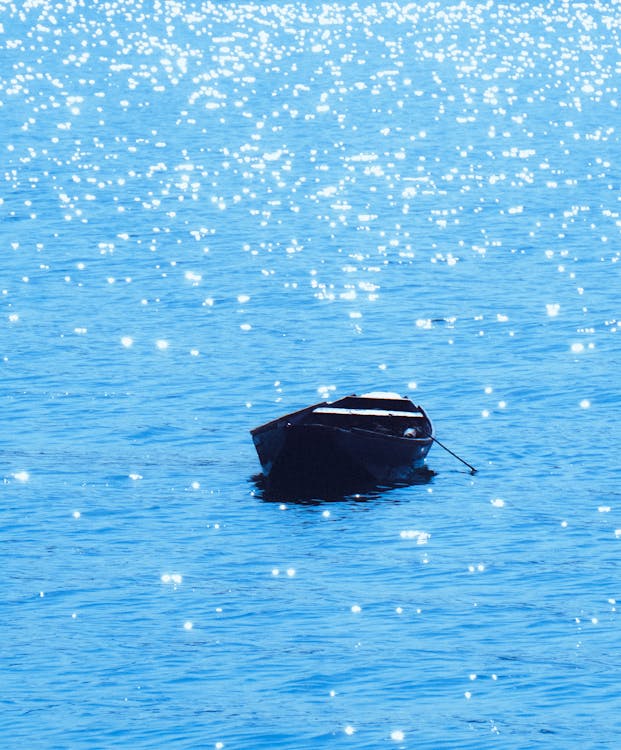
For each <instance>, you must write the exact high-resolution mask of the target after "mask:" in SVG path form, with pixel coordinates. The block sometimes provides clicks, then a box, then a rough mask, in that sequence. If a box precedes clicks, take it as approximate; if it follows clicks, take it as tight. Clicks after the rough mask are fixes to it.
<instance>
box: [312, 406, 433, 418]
mask: <svg viewBox="0 0 621 750" xmlns="http://www.w3.org/2000/svg"><path fill="white" fill-rule="evenodd" d="M313 414H347V415H351V416H353V417H418V418H421V417H422V416H423V415H422V414H421V412H419V411H391V410H387V409H343V408H340V407H338V406H320V407H319V408H317V409H315V410H314V411H313Z"/></svg>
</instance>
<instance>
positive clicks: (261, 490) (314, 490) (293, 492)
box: [250, 468, 436, 505]
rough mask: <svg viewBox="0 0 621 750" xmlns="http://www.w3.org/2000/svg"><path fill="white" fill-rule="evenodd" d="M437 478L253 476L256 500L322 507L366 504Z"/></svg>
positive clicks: (428, 473) (427, 474)
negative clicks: (382, 480) (380, 480)
mask: <svg viewBox="0 0 621 750" xmlns="http://www.w3.org/2000/svg"><path fill="white" fill-rule="evenodd" d="M435 476H436V472H435V471H433V470H432V469H428V468H424V469H418V470H417V471H416V472H413V473H412V476H411V477H410V478H409V479H408V481H404V482H394V483H391V484H372V483H364V482H335V481H333V480H331V481H321V480H318V481H316V482H314V483H313V484H312V486H311V485H308V484H304V485H302V484H300V483H297V482H294V481H288V482H277V483H275V482H271V481H269V480H268V479H267V478H266V477H265V476H264V475H263V474H255V475H254V476H253V477H251V480H250V481H251V482H252V484H253V485H254V488H255V490H254V494H255V497H257V498H259V499H260V500H263V502H266V503H299V504H301V505H302V504H307V505H308V504H320V503H336V502H343V501H352V500H353V501H357V502H366V501H368V500H375V499H377V498H379V497H382V496H383V495H385V494H387V493H389V492H392V491H394V490H396V489H400V488H401V489H402V488H404V487H413V486H416V485H423V484H429V483H430V482H431V481H432V480H433V478H434V477H435Z"/></svg>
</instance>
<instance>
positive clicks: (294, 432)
mask: <svg viewBox="0 0 621 750" xmlns="http://www.w3.org/2000/svg"><path fill="white" fill-rule="evenodd" d="M250 432H251V435H252V440H253V442H254V445H255V448H256V451H257V454H258V456H259V461H260V462H261V467H262V469H263V477H264V479H265V480H266V481H267V482H268V483H269V484H270V486H271V487H297V488H307V489H308V490H310V491H312V490H313V489H315V488H317V487H320V488H326V487H330V488H332V487H335V488H348V487H351V488H355V487H357V486H371V485H394V484H397V483H409V482H412V481H413V479H414V477H415V475H416V473H417V472H421V471H425V470H426V465H425V458H426V456H427V454H428V452H429V449H430V448H431V445H432V443H433V441H434V437H433V425H432V423H431V420H430V419H429V417H428V416H427V414H426V412H425V410H424V409H423V408H422V407H421V406H418V405H416V404H414V403H413V402H412V401H411V400H410V399H409V398H407V397H405V396H399V395H398V394H397V393H386V392H372V393H365V394H363V395H361V396H357V395H355V394H352V395H349V396H345V397H344V398H341V399H338V400H337V401H332V402H329V401H322V402H320V403H317V404H313V405H312V406H307V407H305V408H304V409H299V410H298V411H294V412H292V413H290V414H285V415H284V416H282V417H278V418H277V419H274V420H272V421H270V422H267V423H266V424H263V425H261V426H259V427H256V428H255V429H253V430H251V431H250Z"/></svg>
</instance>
